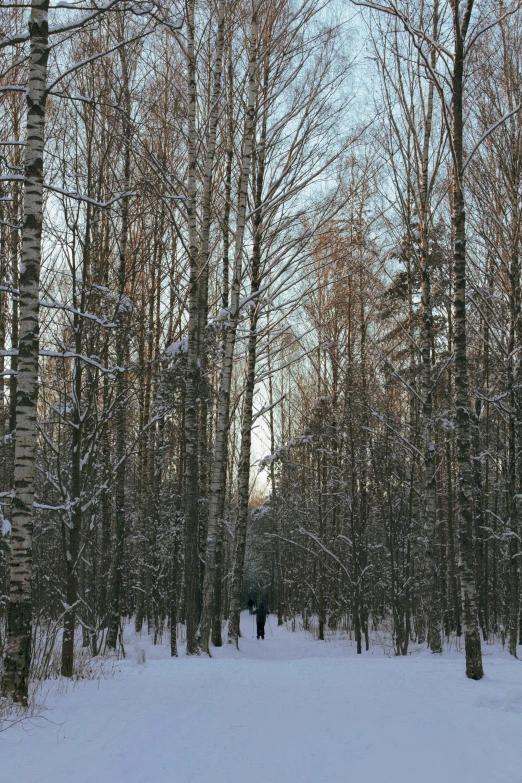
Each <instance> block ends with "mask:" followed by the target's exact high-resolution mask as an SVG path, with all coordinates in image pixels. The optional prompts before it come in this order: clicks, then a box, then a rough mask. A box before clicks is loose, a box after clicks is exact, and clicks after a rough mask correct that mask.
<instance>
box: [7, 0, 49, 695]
mask: <svg viewBox="0 0 522 783" xmlns="http://www.w3.org/2000/svg"><path fill="white" fill-rule="evenodd" d="M48 9H49V0H33V2H32V5H31V17H30V21H29V33H30V52H29V79H28V86H27V131H26V152H25V174H24V180H25V198H24V223H23V233H22V258H23V266H22V267H21V269H20V339H19V356H18V378H17V394H16V426H17V431H16V438H15V455H14V492H15V496H14V499H13V510H12V532H11V553H10V579H11V582H10V595H9V607H8V612H7V653H6V656H5V659H4V671H3V677H2V691H3V693H4V695H6V696H10V697H11V698H12V699H13V700H14V701H17V702H21V703H22V704H26V703H27V694H28V685H29V669H30V665H31V618H32V599H31V575H32V534H33V513H34V512H33V502H34V469H35V461H36V405H37V400H38V352H39V331H38V315H39V293H40V292H39V288H40V263H41V257H42V218H43V156H44V140H45V139H44V134H45V107H46V98H47V93H46V82H47V62H48V57H49V46H48V37H49V26H48V19H47V13H48Z"/></svg>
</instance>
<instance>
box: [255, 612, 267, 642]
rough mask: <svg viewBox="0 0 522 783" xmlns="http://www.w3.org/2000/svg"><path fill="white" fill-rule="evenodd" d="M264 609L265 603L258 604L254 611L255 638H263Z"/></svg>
mask: <svg viewBox="0 0 522 783" xmlns="http://www.w3.org/2000/svg"><path fill="white" fill-rule="evenodd" d="M266 614H267V612H266V609H265V605H264V604H263V603H260V604H259V608H258V610H257V612H256V621H257V638H258V639H259V638H260V637H261V639H264V638H265V623H266Z"/></svg>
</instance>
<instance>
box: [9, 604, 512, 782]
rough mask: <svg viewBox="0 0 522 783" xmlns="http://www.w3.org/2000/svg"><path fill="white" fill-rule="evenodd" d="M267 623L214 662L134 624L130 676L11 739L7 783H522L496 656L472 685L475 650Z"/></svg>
mask: <svg viewBox="0 0 522 783" xmlns="http://www.w3.org/2000/svg"><path fill="white" fill-rule="evenodd" d="M270 626H271V627H268V626H267V636H266V639H265V640H264V641H257V640H255V639H253V638H252V618H251V617H249V615H248V614H247V613H245V614H243V616H242V633H243V638H242V639H241V641H240V645H241V651H240V652H238V651H237V650H235V649H234V648H232V647H229V646H228V645H225V646H224V647H223V648H220V649H218V650H214V651H213V656H214V657H213V659H212V660H210V659H208V658H206V657H199V658H187V657H185V656H183V655H182V656H181V657H180V658H179V659H170V658H169V657H168V646H167V645H166V644H164V645H158V646H156V647H154V646H153V645H152V644H150V642H149V639H148V637H147V634H146V633H143V634H142V635H141V636H137V635H136V634H134V633H131V632H130V630H129V629H128V630H127V634H126V635H127V645H126V647H127V653H128V657H127V660H126V661H124V662H123V663H122V664H121V671H120V673H118V674H116V676H114V677H113V678H112V679H107V680H103V681H101V682H96V681H94V682H89V681H87V682H82V683H79V684H76V685H69V688H68V690H67V691H66V692H65V693H64V694H62V695H54V696H53V695H52V694H51V695H50V696H48V698H47V707H48V709H47V710H46V711H45V712H43V713H42V716H41V717H40V718H34V719H32V720H31V721H30V722H26V723H25V724H24V725H23V726H21V725H16V726H14V727H12V728H10V729H9V730H7V731H6V732H4V733H2V734H0V757H1V764H0V781H1V782H2V783H4V781H5V782H6V783H7V781H10V780H19V781H23V783H44V782H45V783H48V782H51V781H52V783H71V781H74V783H92V781H99V782H100V783H149V782H150V781H155V783H167V782H168V783H171V782H172V781H174V780H175V781H180V782H182V783H210V782H211V781H212V783H225V781H226V783H240V782H241V783H261V781H262V782H263V783H279V782H281V783H283V782H284V783H320V782H321V783H322V781H325V783H345V781H352V780H353V781H357V782H358V783H373V781H380V780H382V781H386V783H399V782H400V783H404V782H405V781H406V783H410V782H412V781H419V783H472V782H473V783H482V781H488V783H508V781H509V783H514V782H515V781H519V780H521V772H520V770H521V768H522V743H521V742H520V732H521V729H522V678H521V677H522V668H521V664H520V662H519V661H516V660H514V659H513V658H510V657H509V656H507V655H506V654H503V653H501V652H500V651H499V650H498V648H487V647H486V648H485V653H486V656H485V669H486V677H485V678H484V680H482V681H480V682H472V681H470V680H467V679H466V678H465V676H464V659H463V654H462V652H455V651H450V652H448V653H445V654H444V655H443V656H437V657H435V656H432V655H430V654H429V653H427V652H425V651H415V652H414V653H413V654H412V655H410V656H408V657H407V658H393V657H391V658H390V657H387V656H386V655H385V654H384V653H383V648H380V647H379V646H375V647H373V648H372V652H370V653H364V654H363V655H362V656H356V655H355V652H354V649H353V645H352V643H351V642H350V641H349V640H346V639H343V640H332V641H327V642H318V641H315V640H314V639H313V637H312V636H311V635H310V634H308V633H306V632H304V631H297V632H295V633H292V632H291V630H290V628H286V627H284V626H283V627H281V628H277V627H276V621H275V618H274V617H273V616H272V617H270ZM144 658H145V659H146V662H145V663H144V664H143V660H144ZM140 661H141V663H140ZM56 687H58V686H56Z"/></svg>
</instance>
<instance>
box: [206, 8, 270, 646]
mask: <svg viewBox="0 0 522 783" xmlns="http://www.w3.org/2000/svg"><path fill="white" fill-rule="evenodd" d="M248 80H249V86H248V103H247V113H246V118H245V128H244V132H243V153H242V161H241V173H240V179H239V201H238V212H237V221H236V238H235V249H234V276H233V280H232V291H231V303H230V311H229V315H228V320H227V322H226V330H227V331H226V346H225V355H224V359H223V370H222V375H221V383H220V388H219V395H218V416H217V426H216V435H215V443H214V461H213V466H212V482H211V489H210V506H209V519H208V532H207V546H206V556H205V560H206V562H205V580H204V584H203V610H202V616H201V646H202V649H203V650H204V651H205V652H207V653H209V651H210V650H209V642H210V628H211V618H212V605H213V592H214V580H215V553H216V544H217V536H218V533H219V520H220V513H222V511H221V509H222V507H223V498H224V492H225V486H224V483H225V474H226V459H227V445H228V430H229V411H230V389H231V383H232V370H233V363H234V347H235V342H236V331H237V325H238V322H239V316H240V292H241V279H242V265H243V237H244V232H245V222H246V209H247V201H248V199H247V196H248V182H249V176H250V163H251V157H252V139H253V128H254V111H255V105H256V95H257V0H254V3H253V6H252V21H251V25H250V43H249V65H248Z"/></svg>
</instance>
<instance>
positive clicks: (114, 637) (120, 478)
mask: <svg viewBox="0 0 522 783" xmlns="http://www.w3.org/2000/svg"><path fill="white" fill-rule="evenodd" d="M119 54H120V61H121V71H122V82H123V84H122V88H123V96H122V97H123V103H124V107H125V112H124V118H123V129H122V130H123V145H124V147H123V191H124V193H128V192H129V186H130V169H131V144H132V119H131V108H132V107H131V95H130V78H129V70H128V62H127V54H126V51H125V47H121V48H120V49H119ZM128 242H129V196H128V195H127V196H124V198H123V199H122V209H121V232H120V242H119V263H118V294H119V302H118V313H117V317H118V318H119V322H120V323H119V329H118V334H117V337H116V363H117V365H118V367H119V368H121V369H120V371H119V372H118V376H117V390H118V391H117V393H118V401H117V409H116V462H117V467H116V482H115V483H116V490H115V515H114V531H113V538H112V540H113V544H112V546H113V553H112V554H113V561H112V568H111V576H110V581H111V608H110V618H109V627H108V631H107V647H108V648H109V649H111V650H115V649H116V647H117V644H118V635H119V630H120V621H121V593H122V584H123V578H122V576H123V575H122V569H123V553H124V552H123V550H124V545H125V481H126V463H125V449H126V431H127V425H126V411H125V407H126V404H125V403H126V399H125V394H126V385H127V381H126V374H125V372H124V371H123V367H124V365H125V356H126V353H127V344H126V333H127V328H126V325H127V320H128V313H127V307H128V306H127V302H126V298H125V288H126V280H127V246H128Z"/></svg>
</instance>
